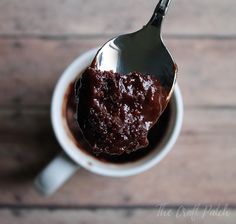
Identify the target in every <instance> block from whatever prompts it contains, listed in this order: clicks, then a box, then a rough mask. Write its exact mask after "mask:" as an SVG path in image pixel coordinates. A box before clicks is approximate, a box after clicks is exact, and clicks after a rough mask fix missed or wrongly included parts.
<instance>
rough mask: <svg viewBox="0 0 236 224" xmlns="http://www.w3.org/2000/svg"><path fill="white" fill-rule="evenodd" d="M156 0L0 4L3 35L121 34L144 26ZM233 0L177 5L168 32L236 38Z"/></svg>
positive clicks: (3, 1)
mask: <svg viewBox="0 0 236 224" xmlns="http://www.w3.org/2000/svg"><path fill="white" fill-rule="evenodd" d="M156 4H157V0H149V1H148V2H147V1H146V2H145V1H142V0H126V1H125V2H123V1H112V0H103V1H92V0H88V1H83V0H63V1H62V0H55V1H47V0H41V1H31V0H24V1H18V0H11V1H8V0H1V2H0V9H1V13H0V21H2V22H1V24H0V34H1V35H2V34H10V35H21V34H24V35H27V34H30V35H31V34H36V35H45V34H46V35H70V34H111V33H112V34H114V33H115V34H117V33H126V32H132V31H135V30H137V29H139V28H140V27H142V26H143V25H144V24H145V23H146V22H147V21H148V20H149V18H150V17H151V15H152V13H153V10H154V8H155V6H156ZM235 7H236V2H235V1H234V0H224V1H221V0H207V1H198V0H192V1H191V4H189V1H188V0H178V1H173V2H172V5H171V7H170V10H169V12H168V17H167V18H166V23H165V26H164V30H163V31H164V33H167V34H180V35H183V34H187V35H189V34H191V35H192V34H193V35H194V34H197V35H199V34H200V35H201V34H204V35H205V34H207V35H235V34H236V26H235V24H234V21H233V20H232V18H234V16H235Z"/></svg>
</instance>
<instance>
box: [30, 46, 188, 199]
mask: <svg viewBox="0 0 236 224" xmlns="http://www.w3.org/2000/svg"><path fill="white" fill-rule="evenodd" d="M97 50H98V49H92V50H89V51H88V52H86V53H84V54H82V55H81V56H79V57H78V58H77V59H76V60H75V61H74V62H72V63H71V64H70V65H69V66H68V68H67V69H66V70H65V71H64V73H63V74H62V75H61V77H60V79H59V80H58V82H57V85H56V87H55V90H54V93H53V97H52V102H51V121H52V126H53V130H54V133H55V135H56V138H57V140H58V142H59V144H60V145H61V147H62V149H63V151H64V152H62V153H60V154H59V155H58V156H57V157H56V158H54V159H53V160H52V161H51V162H50V163H49V164H48V165H47V166H46V167H45V168H44V169H43V170H42V171H41V173H40V174H39V175H38V176H37V177H36V179H35V182H34V183H35V187H36V189H37V190H38V191H40V192H41V193H43V194H44V195H50V194H52V193H54V192H55V191H56V190H57V189H58V188H59V187H60V186H62V185H63V183H65V181H66V180H68V179H69V177H71V176H72V175H73V174H74V173H75V172H76V171H77V170H78V169H79V168H80V167H83V168H85V169H87V170H89V171H91V172H93V173H97V174H100V175H104V176H113V177H125V176H130V175H135V174H138V173H141V172H143V171H146V170H148V169H150V168H151V167H153V166H154V165H156V164H157V163H159V162H160V161H161V160H162V159H163V158H164V157H165V156H166V155H167V153H168V152H169V151H170V150H171V149H172V147H173V145H174V144H175V142H176V140H177V138H178V136H179V133H180V130H181V126H182V121H183V101H182V96H181V93H180V90H179V87H178V85H177V84H176V86H175V90H174V92H173V95H172V98H171V100H170V107H171V117H170V121H169V122H168V128H167V131H166V134H165V135H164V137H163V138H162V140H161V142H160V144H158V146H157V147H156V148H155V149H154V150H152V151H151V152H150V153H149V154H148V155H146V156H145V157H143V158H140V159H139V160H137V161H132V162H129V163H124V164H112V163H107V162H103V161H101V160H98V159H96V158H95V157H93V156H92V155H89V154H88V153H86V152H84V151H83V150H80V149H79V148H78V146H77V145H76V144H75V142H74V141H73V139H72V138H71V135H70V133H69V132H70V131H69V130H68V126H67V123H66V122H67V121H66V118H65V116H64V115H63V103H64V98H65V94H66V91H67V89H68V86H69V85H70V84H71V83H72V82H73V81H74V80H75V79H76V78H77V77H78V75H79V74H81V73H82V72H83V71H84V69H85V68H86V67H88V66H89V65H90V64H91V61H92V60H93V58H94V56H95V54H96V52H97Z"/></svg>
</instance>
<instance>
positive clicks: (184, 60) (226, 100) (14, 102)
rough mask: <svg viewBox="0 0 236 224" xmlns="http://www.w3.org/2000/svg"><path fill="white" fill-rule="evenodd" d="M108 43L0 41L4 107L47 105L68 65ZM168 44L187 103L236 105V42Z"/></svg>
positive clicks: (182, 41) (1, 101) (0, 89)
mask: <svg viewBox="0 0 236 224" xmlns="http://www.w3.org/2000/svg"><path fill="white" fill-rule="evenodd" d="M105 41H106V38H99V39H97V38H96V39H94V38H91V39H90V38H78V39H75V40H44V39H24V38H23V39H22V38H20V39H18V38H15V39H13V40H12V39H10V40H9V39H0V74H1V76H0V93H1V94H0V106H7V107H14V106H15V107H18V106H26V105H28V106H30V105H31V106H43V107H45V106H46V107H48V105H49V104H50V99H51V94H52V91H53V88H54V86H55V83H56V81H57V79H58V78H59V76H60V74H61V73H62V71H63V70H64V69H65V68H66V66H67V65H68V64H69V63H70V62H71V61H72V60H74V58H76V57H77V56H78V55H80V54H81V53H82V52H85V51H86V50H88V49H90V48H93V47H95V46H99V45H101V44H102V43H104V42H105ZM166 43H167V46H168V47H169V49H170V50H171V52H172V53H173V55H174V56H175V58H176V62H177V63H178V66H179V77H178V82H179V83H180V85H181V89H182V92H183V96H184V101H185V104H186V105H191V106H228V107H232V106H235V105H236V98H235V97H233V96H234V95H235V94H234V89H236V82H235V80H236V79H235V71H236V64H235V58H236V40H230V41H229V40H198V39H190V40H189V39H188V40H187V39H166ZM39 98H40V100H39Z"/></svg>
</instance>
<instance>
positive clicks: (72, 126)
mask: <svg viewBox="0 0 236 224" xmlns="http://www.w3.org/2000/svg"><path fill="white" fill-rule="evenodd" d="M74 86H75V83H74V82H73V83H71V84H70V86H69V87H68V90H67V93H66V95H65V98H64V107H63V115H64V117H65V119H66V124H67V126H68V129H69V132H70V133H69V135H70V136H71V138H72V139H73V141H74V143H75V144H76V145H77V147H78V149H79V150H82V151H84V152H86V153H88V154H90V155H91V156H94V157H95V158H97V159H99V160H101V161H104V162H108V163H116V164H122V163H127V162H134V161H137V160H139V159H141V158H143V157H145V156H147V155H148V154H149V153H150V152H152V151H153V150H154V149H155V148H156V147H158V145H159V144H160V143H161V141H162V139H163V137H164V136H165V134H166V132H167V129H168V125H169V121H170V117H171V107H170V105H169V104H168V105H167V107H166V109H165V111H164V112H163V114H162V115H161V117H160V118H159V119H158V121H157V122H156V124H155V125H154V126H153V127H152V128H151V129H150V131H149V132H148V137H147V139H148V142H149V144H148V146H146V147H144V148H142V149H140V150H137V151H134V152H132V153H130V154H127V153H123V154H122V155H109V154H106V153H100V154H96V153H94V152H93V149H92V147H91V146H90V145H89V144H88V142H87V141H86V140H85V139H84V137H83V134H82V132H81V130H80V129H79V128H78V123H77V121H76V97H75V91H74Z"/></svg>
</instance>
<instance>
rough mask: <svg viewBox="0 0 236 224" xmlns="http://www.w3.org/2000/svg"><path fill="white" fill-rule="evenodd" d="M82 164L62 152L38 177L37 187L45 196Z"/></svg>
mask: <svg viewBox="0 0 236 224" xmlns="http://www.w3.org/2000/svg"><path fill="white" fill-rule="evenodd" d="M79 168H80V166H79V165H78V164H77V163H75V162H74V161H73V160H72V159H70V158H69V157H68V156H67V155H66V154H65V153H63V152H62V153H60V154H59V155H58V156H57V157H56V158H54V159H53V160H52V161H51V162H50V163H49V164H48V165H47V166H46V167H45V168H44V169H43V170H42V171H41V172H40V174H39V175H38V176H37V177H36V179H35V181H34V185H35V188H36V189H37V190H38V191H39V192H40V193H42V194H43V195H45V196H49V195H51V194H53V193H54V192H55V191H56V190H57V189H59V188H60V187H61V186H62V185H63V184H64V183H65V182H66V181H67V180H68V179H69V178H70V177H71V176H72V175H73V174H75V172H76V171H77V170H78V169H79Z"/></svg>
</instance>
